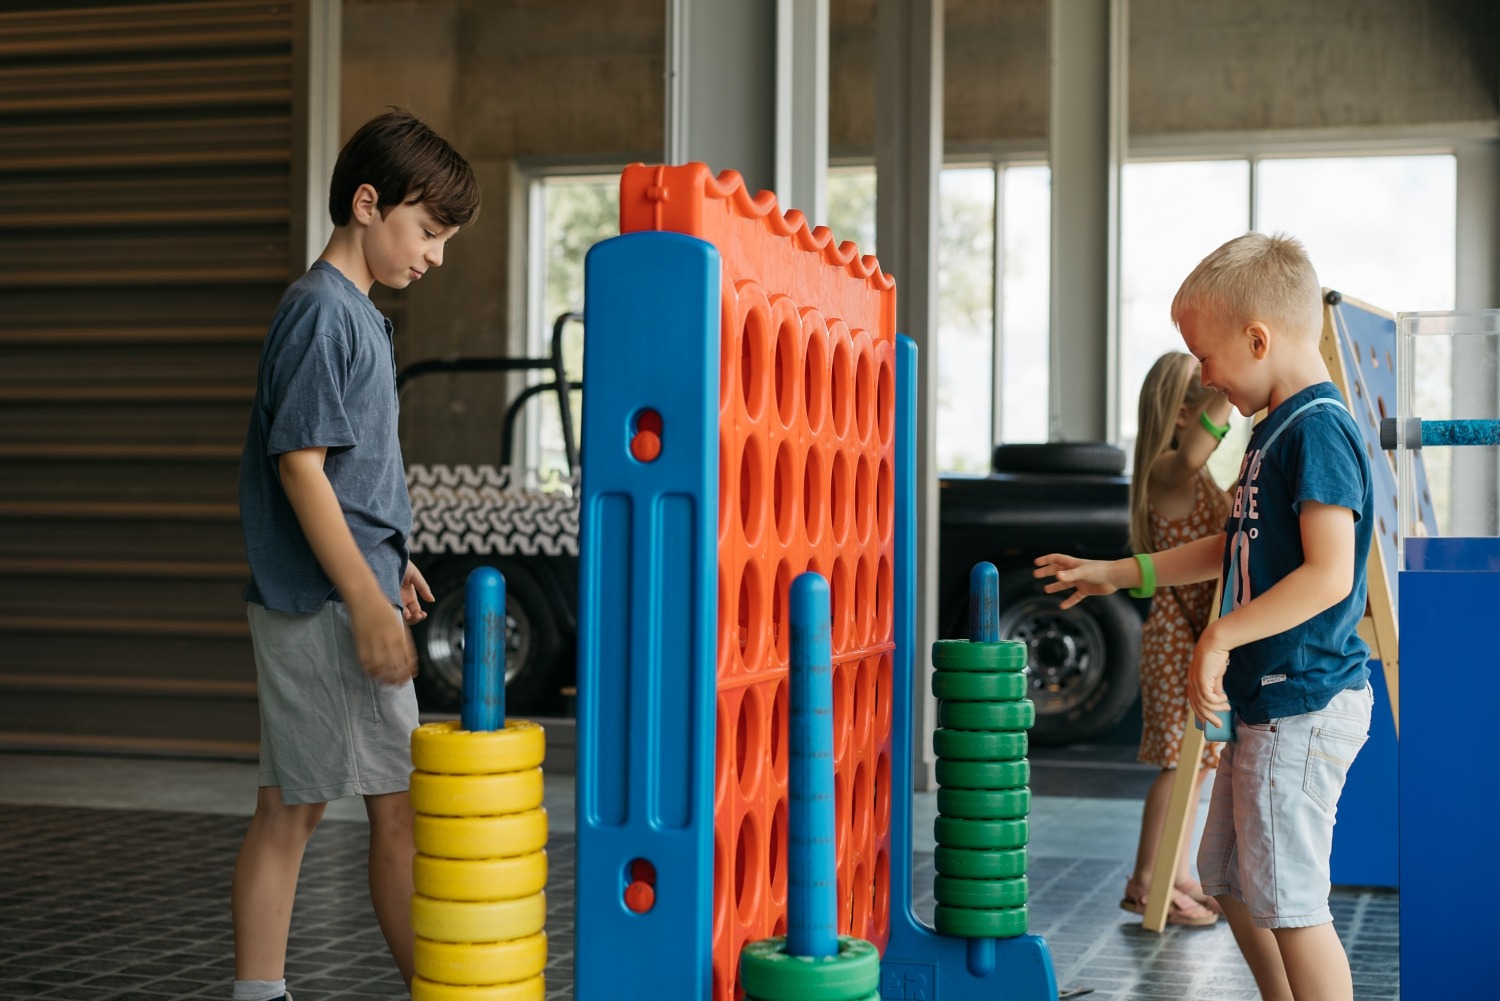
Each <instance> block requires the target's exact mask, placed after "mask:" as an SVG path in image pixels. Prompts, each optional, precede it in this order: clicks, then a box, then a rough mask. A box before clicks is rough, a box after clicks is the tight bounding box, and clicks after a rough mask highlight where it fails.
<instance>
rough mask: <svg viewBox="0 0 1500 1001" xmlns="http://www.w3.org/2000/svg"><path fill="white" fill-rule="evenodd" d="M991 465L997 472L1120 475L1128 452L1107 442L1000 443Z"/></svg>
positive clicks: (1123, 469)
mask: <svg viewBox="0 0 1500 1001" xmlns="http://www.w3.org/2000/svg"><path fill="white" fill-rule="evenodd" d="M991 465H992V466H993V467H994V470H995V472H997V473H1091V474H1094V475H1097V476H1119V475H1120V474H1122V473H1123V472H1125V451H1124V449H1121V448H1119V447H1118V446H1116V445H1111V444H1110V443H1109V442H1105V441H1053V442H1048V443H1046V444H1044V445H1043V444H1020V443H1017V444H1014V445H1006V444H1000V445H996V446H995V453H994V456H993V457H992V458H991Z"/></svg>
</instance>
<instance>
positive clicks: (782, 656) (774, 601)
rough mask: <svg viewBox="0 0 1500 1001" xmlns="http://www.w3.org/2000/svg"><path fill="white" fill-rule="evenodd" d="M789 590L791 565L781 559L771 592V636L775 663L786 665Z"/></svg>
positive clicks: (789, 640)
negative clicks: (774, 649) (773, 644)
mask: <svg viewBox="0 0 1500 1001" xmlns="http://www.w3.org/2000/svg"><path fill="white" fill-rule="evenodd" d="M791 589H792V565H791V564H790V563H788V562H787V561H786V559H784V558H783V559H782V560H781V561H780V562H778V563H777V564H776V577H775V583H774V584H773V586H772V592H771V636H772V639H773V640H774V641H775V643H776V663H777V664H778V665H780V664H785V663H787V659H788V657H789V656H790V655H791V630H790V629H789V628H788V627H789V626H790V623H791V619H790V616H791Z"/></svg>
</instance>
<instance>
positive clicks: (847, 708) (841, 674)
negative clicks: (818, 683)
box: [833, 664, 859, 762]
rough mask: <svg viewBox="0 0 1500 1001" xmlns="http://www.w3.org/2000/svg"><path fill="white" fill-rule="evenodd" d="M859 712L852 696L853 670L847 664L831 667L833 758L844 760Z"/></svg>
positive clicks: (836, 760)
mask: <svg viewBox="0 0 1500 1001" xmlns="http://www.w3.org/2000/svg"><path fill="white" fill-rule="evenodd" d="M858 712H859V708H858V705H857V704H856V703H855V697H854V678H853V671H852V668H851V667H850V665H848V664H838V665H835V666H834V669H833V760H834V761H835V762H838V761H842V760H844V755H845V754H847V753H848V752H849V732H850V730H852V729H853V721H854V719H855V718H857V713H858Z"/></svg>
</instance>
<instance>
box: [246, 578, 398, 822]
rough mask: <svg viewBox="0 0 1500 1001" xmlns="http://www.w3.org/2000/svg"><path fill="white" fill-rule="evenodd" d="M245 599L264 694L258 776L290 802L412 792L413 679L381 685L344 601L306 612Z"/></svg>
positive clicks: (258, 679)
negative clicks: (367, 666) (368, 667)
mask: <svg viewBox="0 0 1500 1001" xmlns="http://www.w3.org/2000/svg"><path fill="white" fill-rule="evenodd" d="M246 607H247V608H248V609H249V617H250V639H251V641H252V643H253V644H254V646H255V677H256V684H257V688H258V695H259V698H260V785H262V786H278V787H280V789H281V799H282V802H284V803H288V804H292V803H326V802H328V801H329V800H333V799H339V798H341V797H344V796H378V795H382V794H384V793H392V792H403V791H405V790H406V789H407V788H408V787H409V786H410V784H411V732H412V731H413V730H415V729H416V728H417V697H416V693H415V692H414V690H413V689H412V685H411V682H410V681H407V682H405V683H404V684H401V685H395V686H392V685H385V684H381V683H380V682H378V681H376V680H374V679H373V678H371V677H370V676H369V675H367V674H366V673H365V671H364V668H362V667H360V664H359V656H358V654H357V653H356V650H355V645H354V633H353V632H352V631H351V630H350V628H349V610H348V609H347V608H346V607H345V606H344V604H343V603H342V602H338V601H329V602H325V603H324V604H323V607H322V608H320V609H318V610H317V611H316V612H310V613H306V614H302V613H295V612H275V611H271V610H270V609H267V608H265V607H264V606H262V605H257V604H255V603H254V602H249V603H247V604H246ZM391 614H392V615H396V616H400V614H401V612H400V610H399V609H397V608H394V607H393V608H392V609H391Z"/></svg>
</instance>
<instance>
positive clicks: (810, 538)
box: [802, 445, 828, 546]
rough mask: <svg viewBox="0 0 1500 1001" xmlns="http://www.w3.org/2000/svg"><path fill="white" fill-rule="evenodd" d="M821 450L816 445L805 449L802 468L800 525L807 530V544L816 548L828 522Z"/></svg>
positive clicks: (824, 474)
mask: <svg viewBox="0 0 1500 1001" xmlns="http://www.w3.org/2000/svg"><path fill="white" fill-rule="evenodd" d="M825 468H826V467H825V466H824V464H823V450H822V449H821V448H819V447H818V446H817V445H811V446H809V447H808V449H807V457H806V461H805V462H804V464H803V467H802V525H803V527H804V528H805V529H807V544H808V545H809V546H816V545H817V544H818V543H819V542H820V541H822V538H823V526H824V524H825V523H826V522H827V521H828V481H827V479H826V476H827V473H826V472H825V471H824V470H825Z"/></svg>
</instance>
